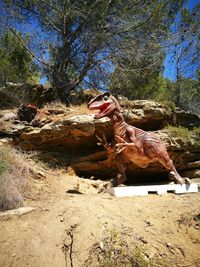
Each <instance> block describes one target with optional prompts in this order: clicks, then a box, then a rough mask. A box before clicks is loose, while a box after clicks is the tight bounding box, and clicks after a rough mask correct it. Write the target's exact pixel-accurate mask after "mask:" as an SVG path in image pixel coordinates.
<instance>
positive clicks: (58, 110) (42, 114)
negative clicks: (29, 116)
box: [36, 101, 94, 122]
mask: <svg viewBox="0 0 200 267" xmlns="http://www.w3.org/2000/svg"><path fill="white" fill-rule="evenodd" d="M92 113H94V112H91V111H90V110H88V108H87V105H86V104H81V105H71V106H69V107H67V106H65V105H64V104H63V103H61V102H58V101H57V102H52V103H50V104H47V105H45V106H44V107H43V108H42V109H40V110H39V111H38V114H37V117H36V118H37V119H39V120H42V119H43V118H48V119H49V120H51V121H54V122H55V121H59V120H60V119H63V118H65V119H67V118H70V117H73V116H78V115H89V114H92Z"/></svg>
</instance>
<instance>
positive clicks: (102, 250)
mask: <svg viewBox="0 0 200 267" xmlns="http://www.w3.org/2000/svg"><path fill="white" fill-rule="evenodd" d="M145 253H146V251H145V250H144V248H142V247H141V246H136V245H134V244H131V243H129V242H128V241H127V240H126V238H125V237H124V234H122V233H119V232H117V231H115V230H113V231H111V232H110V234H109V235H108V236H107V237H105V238H104V239H102V240H101V241H100V242H98V243H96V244H95V245H94V246H93V247H92V249H91V251H90V256H89V258H88V260H87V261H86V263H85V266H92V265H93V261H96V263H95V266H98V267H123V266H127V267H128V266H130V267H148V266H150V265H149V262H148V261H147V259H146V257H145Z"/></svg>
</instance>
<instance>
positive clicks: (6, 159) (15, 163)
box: [0, 145, 29, 210]
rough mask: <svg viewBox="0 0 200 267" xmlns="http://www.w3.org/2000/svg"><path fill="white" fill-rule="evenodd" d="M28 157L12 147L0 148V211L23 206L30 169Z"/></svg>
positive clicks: (3, 146) (4, 146)
mask: <svg viewBox="0 0 200 267" xmlns="http://www.w3.org/2000/svg"><path fill="white" fill-rule="evenodd" d="M25 158H26V156H25V155H24V154H23V153H21V152H20V151H17V150H16V149H14V148H11V147H10V146H6V145H1V146H0V209H1V210H7V209H12V208H16V207H18V206H21V205H22V202H23V197H22V190H23V188H24V186H25V185H26V178H27V176H28V175H29V167H28V164H27V163H26V159H25Z"/></svg>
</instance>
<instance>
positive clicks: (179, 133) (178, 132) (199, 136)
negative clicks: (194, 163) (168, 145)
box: [165, 125, 200, 147]
mask: <svg viewBox="0 0 200 267" xmlns="http://www.w3.org/2000/svg"><path fill="white" fill-rule="evenodd" d="M165 129H167V131H168V132H169V133H170V135H171V136H173V137H180V138H183V139H184V140H185V141H187V142H191V144H193V145H194V146H196V147H200V127H194V129H193V130H189V129H187V128H185V127H182V126H179V127H176V126H171V125H169V126H167V127H165Z"/></svg>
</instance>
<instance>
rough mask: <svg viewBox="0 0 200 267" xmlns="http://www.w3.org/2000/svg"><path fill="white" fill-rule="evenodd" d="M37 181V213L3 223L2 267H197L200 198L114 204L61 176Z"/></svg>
mask: <svg viewBox="0 0 200 267" xmlns="http://www.w3.org/2000/svg"><path fill="white" fill-rule="evenodd" d="M34 183H35V185H34V186H35V187H38V192H40V193H39V194H35V197H34V196H31V197H29V198H27V199H26V201H25V204H24V205H25V206H31V207H34V208H35V210H34V211H32V212H30V213H28V214H24V215H21V216H11V217H10V216H8V217H1V218H0V248H1V249H0V266H1V267H8V266H9V267H12V266H13V267H23V266H30V267H47V266H48V267H51V266H52V267H65V266H70V267H79V266H94V267H96V266H109V267H112V266H113V267H114V266H138V267H140V266H161V267H162V266H163V267H164V266H180V267H189V266H191V267H195V266H200V193H195V194H185V195H174V194H165V195H160V196H158V195H154V194H150V195H148V196H141V197H124V198H116V197H113V196H111V195H109V194H107V193H103V192H101V193H98V189H97V187H99V182H95V181H91V180H84V179H81V178H78V177H76V176H74V175H69V174H65V173H63V172H62V173H59V172H58V173H57V174H56V173H54V174H53V175H48V176H47V177H46V178H44V177H43V178H42V179H38V180H35V181H34ZM100 183H101V182H100ZM36 191H37V190H36ZM136 250H137V253H136ZM141 255H142V256H141ZM141 257H143V258H144V259H145V262H147V265H145V264H146V263H144V262H143V261H142V260H141V259H140V258H141ZM125 258H126V260H124V259H125ZM134 258H135V259H136V261H137V262H140V264H139V263H138V265H137V264H136V263H134ZM142 262H143V263H142ZM134 264H135V265H134Z"/></svg>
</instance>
